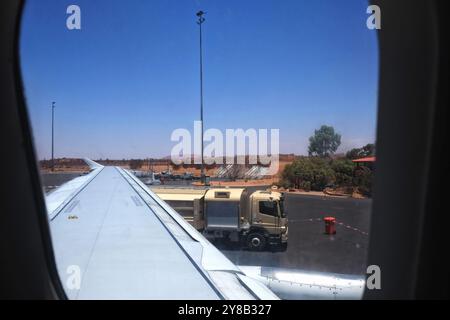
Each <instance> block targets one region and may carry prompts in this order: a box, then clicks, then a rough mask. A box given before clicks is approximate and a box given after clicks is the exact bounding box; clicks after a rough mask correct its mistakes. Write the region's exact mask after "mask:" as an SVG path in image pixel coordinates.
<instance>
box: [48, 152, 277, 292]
mask: <svg viewBox="0 0 450 320" xmlns="http://www.w3.org/2000/svg"><path fill="white" fill-rule="evenodd" d="M86 162H87V163H88V165H89V166H90V168H91V171H90V172H89V173H88V174H86V175H83V176H80V177H78V178H75V179H73V180H71V181H69V182H67V183H65V184H63V185H62V186H61V187H59V188H57V189H55V190H54V191H52V192H51V193H49V194H48V195H47V196H46V204H47V210H48V215H49V220H50V230H51V235H52V243H53V249H54V252H55V259H56V263H57V267H58V272H59V275H60V279H61V281H62V283H63V285H64V288H65V290H66V294H67V296H68V297H69V298H70V299H183V300H184V299H278V297H277V296H276V295H275V294H274V293H273V292H272V291H271V290H269V289H268V288H267V287H266V286H265V285H264V284H263V283H261V282H259V281H257V280H255V279H252V278H251V277H248V276H246V275H245V274H244V273H243V272H242V271H241V270H240V269H239V268H238V267H237V266H235V265H234V264H233V263H232V262H231V261H229V260H228V259H227V258H226V257H225V256H224V255H223V254H222V253H221V252H220V251H218V250H217V249H216V248H215V247H214V246H213V245H212V244H211V243H209V241H207V240H206V239H205V238H204V237H203V236H202V235H201V234H200V233H199V232H198V231H197V230H195V228H193V227H192V226H191V225H190V224H189V223H187V222H186V221H185V220H184V219H183V218H182V217H181V216H179V215H178V213H177V212H175V211H174V210H173V209H172V208H170V207H169V206H168V205H167V204H166V203H165V202H163V201H162V200H160V199H159V198H158V197H157V196H156V195H155V194H154V193H153V192H151V190H149V189H148V188H147V187H146V186H145V185H144V184H143V183H142V182H141V181H140V180H139V179H137V178H136V177H135V176H134V175H133V174H132V173H131V172H129V171H128V170H125V169H122V168H119V167H107V166H102V165H100V164H98V163H96V162H94V161H92V160H89V159H87V160H86Z"/></svg>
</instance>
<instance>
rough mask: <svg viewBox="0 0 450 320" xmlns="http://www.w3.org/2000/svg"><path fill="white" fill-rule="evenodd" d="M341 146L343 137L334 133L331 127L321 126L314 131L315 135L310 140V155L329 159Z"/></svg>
mask: <svg viewBox="0 0 450 320" xmlns="http://www.w3.org/2000/svg"><path fill="white" fill-rule="evenodd" d="M340 145H341V135H340V134H338V133H335V132H334V128H333V127H331V126H325V125H323V126H321V127H320V129H319V130H314V135H313V136H311V137H310V138H309V147H308V153H309V155H310V156H319V157H328V156H330V155H331V154H333V153H335V152H336V150H337V148H338V147H339V146H340Z"/></svg>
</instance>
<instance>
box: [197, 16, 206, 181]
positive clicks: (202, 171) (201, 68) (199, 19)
mask: <svg viewBox="0 0 450 320" xmlns="http://www.w3.org/2000/svg"><path fill="white" fill-rule="evenodd" d="M204 14H205V12H203V11H199V12H197V17H198V20H197V24H198V25H199V31H200V122H201V144H200V145H201V161H202V163H201V171H200V179H201V182H202V183H205V167H204V161H203V160H204V159H203V52H202V51H203V48H202V24H203V22H205V18H204V17H203V15H204Z"/></svg>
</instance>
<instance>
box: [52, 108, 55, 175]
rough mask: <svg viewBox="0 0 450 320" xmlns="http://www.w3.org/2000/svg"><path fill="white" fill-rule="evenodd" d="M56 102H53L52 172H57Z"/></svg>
mask: <svg viewBox="0 0 450 320" xmlns="http://www.w3.org/2000/svg"><path fill="white" fill-rule="evenodd" d="M54 148H55V102H54V101H53V102H52V171H54V170H55V158H54V156H55V154H54Z"/></svg>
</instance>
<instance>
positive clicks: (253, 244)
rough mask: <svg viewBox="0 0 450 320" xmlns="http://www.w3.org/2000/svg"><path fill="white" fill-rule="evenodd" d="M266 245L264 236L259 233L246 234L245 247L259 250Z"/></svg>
mask: <svg viewBox="0 0 450 320" xmlns="http://www.w3.org/2000/svg"><path fill="white" fill-rule="evenodd" d="M265 246H266V238H265V237H264V236H263V235H262V234H260V233H257V232H255V233H250V234H249V235H248V236H247V247H248V248H249V249H250V250H253V251H261V250H262V249H264V248H265Z"/></svg>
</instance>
